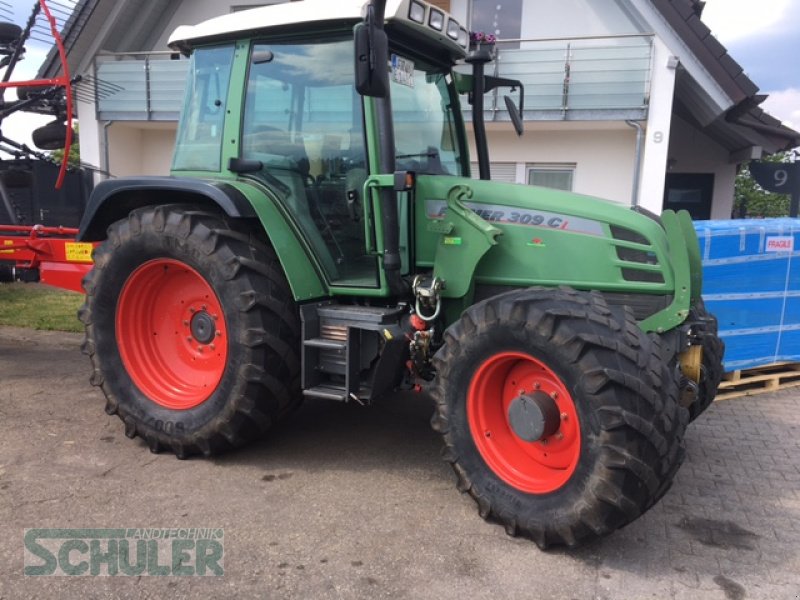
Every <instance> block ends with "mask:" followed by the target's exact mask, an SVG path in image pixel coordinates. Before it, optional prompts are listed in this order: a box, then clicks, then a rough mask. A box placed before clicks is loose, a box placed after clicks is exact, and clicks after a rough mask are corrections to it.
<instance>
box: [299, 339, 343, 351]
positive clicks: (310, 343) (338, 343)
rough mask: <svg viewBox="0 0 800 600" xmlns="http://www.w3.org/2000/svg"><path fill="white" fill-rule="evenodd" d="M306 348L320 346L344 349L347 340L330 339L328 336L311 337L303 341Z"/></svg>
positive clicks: (327, 348)
mask: <svg viewBox="0 0 800 600" xmlns="http://www.w3.org/2000/svg"><path fill="white" fill-rule="evenodd" d="M303 344H304V345H305V346H307V347H308V348H322V349H323V350H344V349H346V348H347V342H346V341H344V340H331V339H328V338H320V337H318V338H311V339H310V340H305V341H304V342H303Z"/></svg>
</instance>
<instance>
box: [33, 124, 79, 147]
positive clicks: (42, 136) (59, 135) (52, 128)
mask: <svg viewBox="0 0 800 600" xmlns="http://www.w3.org/2000/svg"><path fill="white" fill-rule="evenodd" d="M31 139H32V140H33V143H34V145H35V146H36V147H37V148H39V149H40V150H59V149H60V148H63V147H64V145H65V144H66V142H67V126H66V124H64V123H62V122H61V121H51V122H50V123H48V124H47V125H42V126H41V127H39V128H38V129H34V130H33V133H32V134H31ZM77 140H78V137H77V134H76V133H75V132H74V131H73V133H72V141H73V143H75V142H77Z"/></svg>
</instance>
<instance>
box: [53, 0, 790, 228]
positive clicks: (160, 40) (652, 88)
mask: <svg viewBox="0 0 800 600" xmlns="http://www.w3.org/2000/svg"><path fill="white" fill-rule="evenodd" d="M277 1H284V0H272V1H270V0H232V1H231V0H223V1H219V0H170V1H168V0H81V1H80V2H79V3H78V5H77V8H76V10H75V12H74V14H73V16H72V18H71V19H70V21H69V22H68V23H67V25H66V28H65V32H64V37H65V43H66V47H67V49H68V52H69V61H70V66H71V68H72V70H73V72H74V73H78V74H81V75H82V76H83V77H84V81H82V82H81V83H80V84H79V85H78V86H77V106H78V115H77V116H78V118H79V120H80V124H81V131H80V133H81V157H82V160H83V161H84V162H86V163H89V164H92V165H96V166H98V167H99V169H100V170H101V171H104V172H107V173H109V174H111V175H113V176H123V175H141V174H150V175H153V174H166V173H168V172H169V167H170V162H171V154H172V148H173V145H174V138H175V131H176V120H177V117H178V110H179V108H180V105H181V97H182V93H183V86H184V84H183V74H184V73H185V70H186V61H185V60H183V59H182V58H181V57H179V56H178V55H177V54H174V53H171V52H170V51H169V49H168V48H167V45H166V41H167V38H168V37H169V34H170V33H171V32H172V31H173V30H174V29H175V28H176V27H177V26H178V25H183V24H195V23H198V22H200V21H203V20H205V19H208V18H211V17H214V16H218V15H221V14H224V13H228V12H232V11H238V10H243V9H247V8H249V7H254V6H263V5H265V4H272V3H276V2H277ZM301 1H302V0H301ZM434 4H437V5H439V6H440V7H442V8H444V9H445V10H449V11H450V12H451V13H452V14H453V16H454V17H455V18H457V19H458V20H459V22H461V23H463V24H466V26H467V28H468V29H470V30H472V31H484V32H486V33H493V34H496V35H497V37H498V38H499V42H498V44H497V60H496V62H495V63H494V65H493V66H492V67H490V68H491V69H494V70H495V71H496V73H497V74H499V75H501V76H507V77H512V78H515V79H519V80H521V81H522V82H523V83H524V85H525V111H524V112H525V120H526V134H525V135H524V136H523V137H522V138H517V136H516V135H515V133H514V132H513V130H512V128H511V126H510V123H508V122H507V121H508V120H509V118H508V114H507V112H506V110H505V106H504V104H503V102H502V98H496V97H494V96H492V95H490V96H487V99H486V104H487V106H486V108H487V110H486V112H485V118H486V120H487V122H488V126H487V129H488V135H489V145H490V154H491V156H492V176H493V178H496V179H505V180H510V181H516V182H518V183H534V184H538V185H547V186H551V187H559V188H566V189H571V190H573V191H576V192H580V193H585V194H590V195H595V196H600V197H604V198H609V199H612V200H615V201H617V202H620V203H639V204H640V205H642V206H643V207H645V208H648V209H650V210H652V211H654V212H660V211H661V210H662V208H667V207H668V208H687V209H689V210H690V211H691V212H692V214H693V216H694V217H695V218H728V217H729V216H730V214H731V208H732V201H733V186H734V178H735V174H736V170H737V166H738V165H739V164H741V163H742V162H745V161H748V160H750V159H753V158H759V157H761V155H762V153H772V152H776V151H778V150H781V149H785V148H790V147H793V146H796V145H798V144H800V134H798V133H797V132H795V131H792V130H791V129H788V128H786V127H784V126H782V125H781V124H780V122H779V121H777V120H776V119H774V118H772V117H770V116H769V115H767V114H766V113H764V112H763V111H762V110H760V109H759V108H758V105H759V104H760V103H761V102H763V100H764V99H765V96H763V95H759V94H758V87H757V85H756V84H755V83H753V82H752V81H751V80H750V79H749V78H748V77H747V75H746V74H745V73H743V71H742V68H741V67H740V66H739V65H738V64H737V63H736V62H735V60H734V59H733V58H732V57H731V56H730V55H728V53H727V51H726V50H725V48H724V47H723V46H722V45H721V44H720V43H719V42H718V41H717V40H716V39H715V38H714V37H713V36H712V35H711V33H710V31H709V30H708V28H707V27H706V26H705V25H704V24H703V23H702V21H701V19H700V17H701V15H702V9H703V2H701V1H699V0H558V1H555V0H439V1H437V2H434ZM58 68H59V63H58V60H57V58H56V56H55V55H54V54H51V56H50V57H49V58H48V60H47V61H45V63H44V64H43V66H42V68H41V71H40V76H52V75H54V74H55V73H56V72H57V70H58ZM465 104H466V103H465ZM465 107H466V108H468V106H465ZM473 156H474V152H473Z"/></svg>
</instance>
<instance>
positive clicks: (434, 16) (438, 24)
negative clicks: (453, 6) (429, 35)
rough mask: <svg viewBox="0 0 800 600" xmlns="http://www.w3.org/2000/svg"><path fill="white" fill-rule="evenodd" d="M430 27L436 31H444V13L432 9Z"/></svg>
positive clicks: (429, 20)
mask: <svg viewBox="0 0 800 600" xmlns="http://www.w3.org/2000/svg"><path fill="white" fill-rule="evenodd" d="M428 25H430V26H431V27H433V28H434V29H435V30H436V31H441V30H442V29H444V13H443V12H439V11H438V10H434V9H431V16H430V17H428Z"/></svg>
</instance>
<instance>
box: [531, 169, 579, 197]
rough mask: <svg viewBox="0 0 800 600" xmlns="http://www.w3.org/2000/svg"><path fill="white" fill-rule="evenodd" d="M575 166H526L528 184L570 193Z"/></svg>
mask: <svg viewBox="0 0 800 600" xmlns="http://www.w3.org/2000/svg"><path fill="white" fill-rule="evenodd" d="M574 174H575V165H528V184H529V185H538V186H540V187H546V188H552V189H554V190H565V191H567V192H571V191H572V180H573V176H574Z"/></svg>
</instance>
